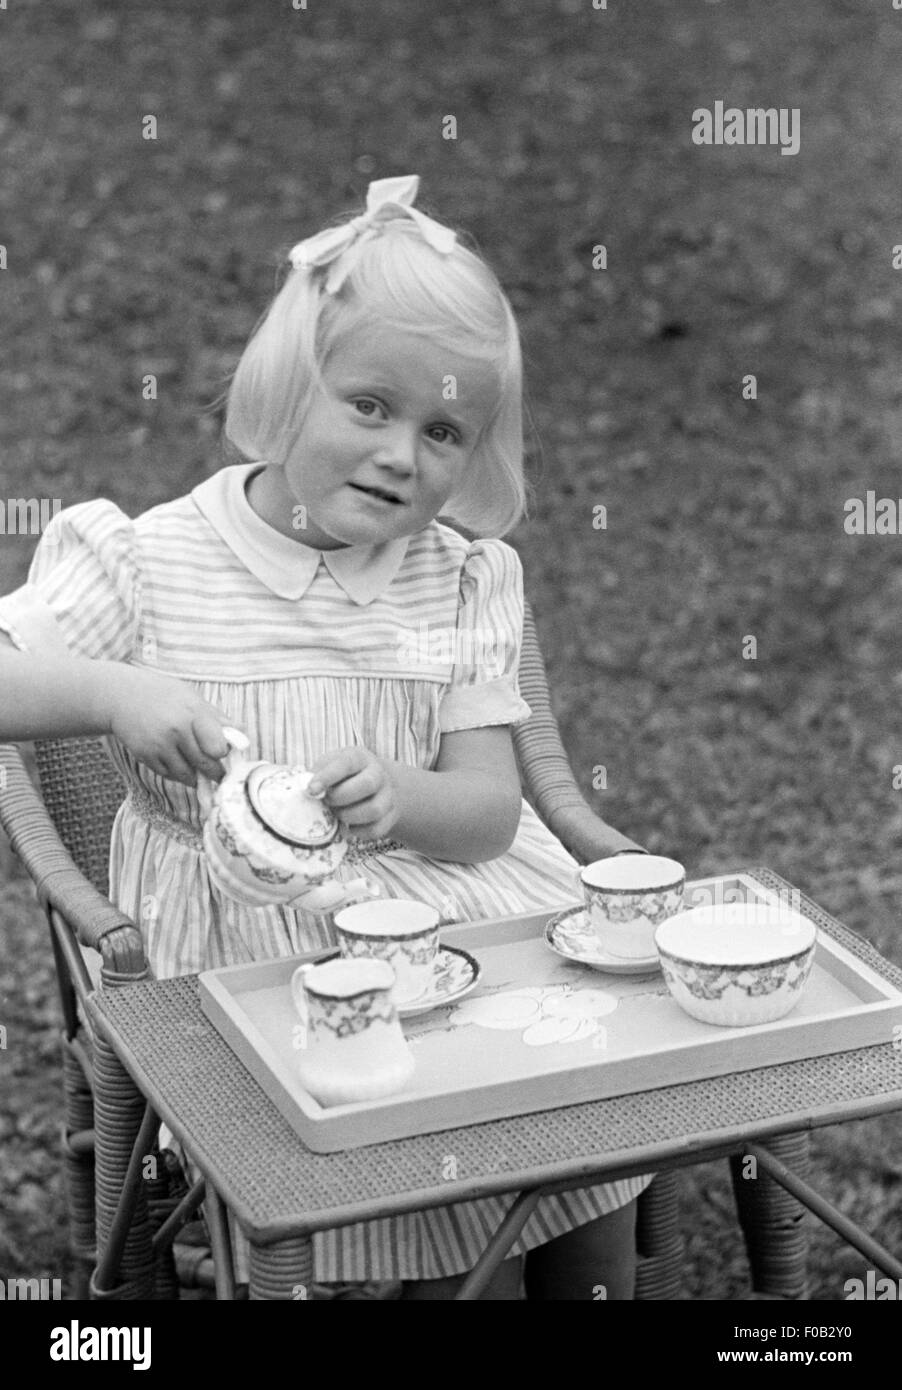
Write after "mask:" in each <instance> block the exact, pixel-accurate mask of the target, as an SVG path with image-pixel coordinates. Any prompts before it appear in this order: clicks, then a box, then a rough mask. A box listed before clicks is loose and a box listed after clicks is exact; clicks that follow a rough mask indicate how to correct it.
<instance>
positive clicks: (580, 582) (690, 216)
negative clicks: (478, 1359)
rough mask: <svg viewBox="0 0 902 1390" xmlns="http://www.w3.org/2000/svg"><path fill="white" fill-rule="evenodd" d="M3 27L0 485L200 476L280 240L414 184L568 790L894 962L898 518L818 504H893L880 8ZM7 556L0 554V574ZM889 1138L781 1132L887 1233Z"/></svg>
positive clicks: (30, 1236) (884, 1123)
mask: <svg viewBox="0 0 902 1390" xmlns="http://www.w3.org/2000/svg"><path fill="white" fill-rule="evenodd" d="M0 45H2V47H0V76H2V86H0V90H2V113H0V140H2V145H3V151H4V161H3V163H4V178H3V181H2V184H0V242H2V244H3V245H5V246H6V248H7V269H6V270H5V271H4V272H3V274H2V275H0V294H2V296H3V300H2V302H3V310H2V313H3V333H2V337H0V361H2V365H3V368H4V380H5V386H6V389H5V392H4V402H3V409H2V412H0V494H2V497H3V498H11V497H17V496H36V497H41V496H44V497H50V498H59V499H60V500H61V504H62V505H63V506H70V505H72V504H74V503H76V502H80V501H84V500H86V499H89V498H93V497H98V496H106V497H110V498H112V499H113V500H114V501H115V502H117V503H118V504H119V505H120V506H122V507H123V508H124V510H125V511H126V512H128V513H129V514H130V515H136V514H137V513H138V512H140V511H142V510H145V509H146V508H147V507H149V506H152V505H154V504H155V503H158V502H161V501H164V500H167V499H169V498H171V497H175V496H178V495H180V494H182V493H184V492H185V491H187V490H188V489H190V488H191V487H192V486H193V485H194V484H195V483H196V482H198V481H199V480H200V479H201V478H202V477H204V476H206V475H207V474H209V473H211V472H213V471H215V470H216V469H217V468H218V467H220V466H222V463H223V461H224V460H223V455H222V454H221V452H220V446H219V426H220V410H219V407H218V405H217V404H216V402H217V400H218V398H219V396H220V394H221V392H222V390H223V388H224V386H225V384H226V380H227V377H228V374H229V372H230V371H231V369H232V367H233V366H234V363H235V361H236V359H237V356H238V354H239V352H240V350H241V348H242V346H243V344H244V342H245V340H246V338H247V336H248V334H249V332H250V330H251V329H252V327H253V325H254V323H255V322H256V319H257V317H258V315H259V313H260V312H261V310H262V308H263V307H264V305H265V303H266V302H267V300H268V298H269V296H270V294H271V293H272V291H273V288H274V285H275V282H276V267H277V265H278V263H279V257H280V255H282V254H284V252H285V251H286V250H287V248H288V247H289V246H291V245H292V244H293V242H294V241H296V240H297V239H298V238H299V237H301V236H304V235H308V234H310V233H312V232H313V231H315V230H317V229H318V228H319V227H320V226H321V225H322V224H323V223H324V221H326V220H328V219H330V218H332V217H333V216H334V215H335V214H336V213H338V212H343V211H349V210H354V209H356V208H358V207H359V205H360V204H361V201H362V197H363V194H364V193H365V190H366V185H367V183H368V182H369V180H370V179H371V178H380V177H387V176H390V175H395V174H402V173H409V172H416V173H419V174H420V175H421V179H422V183H421V196H420V206H422V207H423V208H424V209H425V210H426V211H429V212H431V213H433V214H434V215H435V216H438V217H440V218H442V219H443V220H445V221H447V222H450V223H452V224H453V225H456V226H458V227H460V228H463V229H466V230H467V231H469V232H470V233H472V234H473V235H474V236H475V237H476V239H477V242H478V244H479V246H480V248H481V249H482V251H483V252H484V254H485V255H487V257H488V258H489V259H490V261H491V262H492V264H493V265H494V266H495V268H496V269H497V271H498V273H499V275H500V277H501V280H502V282H503V283H504V285H505V287H506V288H507V290H508V292H509V294H510V297H511V299H512V302H513V304H514V307H515V309H516V311H517V313H518V316H519V320H520V324H521V328H522V333H523V341H524V348H525V353H526V359H527V372H528V404H529V411H530V418H531V421H532V428H531V432H530V442H529V473H530V477H531V480H532V482H533V484H534V489H535V498H534V502H533V506H532V511H531V515H530V518H529V519H528V520H527V521H525V522H524V523H523V524H522V525H521V526H520V527H519V528H518V530H517V531H516V532H515V533H514V534H513V535H512V536H511V537H509V538H508V539H510V540H511V541H512V543H513V544H515V545H516V546H517V548H518V550H519V552H520V554H521V556H522V558H523V562H524V567H525V571H526V582H527V592H528V595H529V597H530V599H531V600H532V603H533V605H534V607H535V609H536V613H537V618H538V622H539V627H540V632H541V636H542V641H543V646H544V650H545V653H546V658H547V661H548V664H549V668H550V671H551V676H552V683H553V689H554V695H555V700H556V705H557V709H558V712H559V715H560V718H561V721H562V726H563V729H564V732H565V736H566V739H567V743H568V747H569V749H570V751H571V753H572V757H573V763H574V768H575V770H576V773H577V775H578V777H579V780H580V782H581V784H582V786H583V787H584V789H585V790H586V793H587V795H588V796H589V798H590V800H591V801H592V803H593V804H594V805H595V806H596V807H597V808H598V810H599V811H600V812H601V814H603V815H604V816H605V818H606V819H608V820H610V821H611V822H613V823H614V824H616V825H618V826H619V827H621V828H623V829H625V830H627V831H629V832H631V833H633V834H635V835H636V836H637V837H639V838H640V839H642V840H643V842H644V843H646V844H647V845H648V846H649V847H651V848H652V849H656V850H662V851H668V852H672V853H675V854H677V855H678V856H679V857H680V858H681V859H683V860H684V862H685V863H686V864H687V865H688V867H689V869H690V871H691V872H693V873H694V874H697V875H698V874H702V873H709V872H715V871H718V870H721V869H731V868H735V867H738V866H741V865H747V864H754V863H765V864H767V865H769V866H770V867H771V868H774V869H776V870H777V871H778V872H780V873H782V874H783V875H785V876H786V877H787V878H789V879H791V880H792V881H793V882H794V883H796V884H797V885H799V886H800V887H802V888H803V889H804V890H806V891H808V892H809V893H810V894H811V895H812V896H813V897H815V898H816V899H817V900H818V901H820V902H821V903H822V904H823V905H824V906H826V907H827V908H828V909H830V910H831V911H833V912H835V913H836V914H837V915H839V916H840V917H842V918H843V919H844V920H845V921H846V922H847V923H848V924H849V925H850V926H852V927H853V928H855V929H856V930H858V931H860V932H862V933H863V934H864V935H865V936H866V937H867V938H868V939H869V940H871V941H872V942H873V943H874V944H875V945H877V946H878V947H879V949H881V950H882V951H884V952H885V953H886V954H887V955H888V956H889V957H890V958H892V959H894V960H895V961H897V962H902V947H900V945H899V941H898V936H897V930H896V929H897V923H898V915H899V914H898V903H899V895H900V890H902V873H900V870H899V868H898V858H897V847H898V844H899V837H900V831H902V793H900V792H899V791H896V790H894V789H893V772H892V769H893V767H894V766H895V765H896V764H902V740H900V737H899V720H898V703H899V695H900V687H902V644H900V640H899V635H898V609H899V602H900V599H902V542H900V539H899V538H898V537H895V536H877V537H853V536H848V535H846V534H845V532H844V529H843V503H844V501H845V499H847V498H850V497H863V496H864V494H865V491H866V490H867V489H873V490H875V491H876V493H877V495H878V496H883V495H885V496H890V497H895V496H897V495H899V494H902V486H900V485H899V484H900V469H899V450H900V445H902V379H900V371H899V332H898V317H899V309H900V302H902V300H900V288H899V284H900V278H899V275H898V273H897V272H895V271H894V270H893V269H892V247H893V245H894V243H896V242H902V209H900V202H899V189H900V187H902V168H900V164H902V154H900V151H902V139H900V136H902V105H900V101H899V89H898V72H899V66H900V61H902V14H899V13H896V12H894V11H893V9H892V7H891V6H890V4H889V3H888V0H886V3H872V2H871V0H797V2H796V3H793V4H789V3H787V2H785V0H784V3H780V0H757V3H755V4H754V5H751V4H745V5H738V4H732V5H731V4H724V3H706V0H686V2H685V3H682V4H679V5H675V4H673V3H667V0H641V3H639V0H610V2H609V6H608V9H607V10H595V9H593V7H592V4H591V3H590V0H544V2H542V0H492V3H491V4H487V5H478V4H474V3H466V0H441V2H440V3H435V2H434V0H378V3H375V0H370V3H364V0H308V7H307V9H306V10H302V9H298V10H295V9H294V8H293V7H292V5H291V4H290V3H289V0H280V2H279V3H273V4H267V5H263V4H248V3H246V0H245V2H243V3H239V0H219V3H217V4H216V5H215V6H204V5H200V6H185V5H183V4H180V3H178V0H156V2H155V3H154V4H152V5H147V4H139V3H125V4H120V3H113V2H112V0H50V3H38V0H16V3H15V4H14V5H10V7H9V9H8V11H5V12H4V13H2V15H0ZM718 99H720V100H723V101H725V103H726V104H727V105H736V106H740V107H746V106H774V107H786V108H795V107H797V108H799V110H800V113H801V149H800V152H799V153H798V154H797V155H795V156H783V155H781V154H780V151H779V149H778V148H774V147H749V148H745V147H739V146H735V147H726V146H725V147H710V148H708V147H699V146H696V145H694V144H693V143H692V141H691V139H690V132H691V128H692V121H691V113H692V111H693V110H694V109H695V108H696V107H700V106H705V107H708V108H711V107H713V103H714V101H715V100H718ZM148 114H150V115H154V116H155V117H156V120H157V127H158V128H157V139H156V140H145V139H143V138H142V121H143V118H144V117H145V116H146V115H148ZM449 114H451V115H454V116H455V117H456V120H457V139H456V140H445V139H443V138H442V122H443V118H444V117H445V116H446V115H449ZM599 243H600V244H604V245H605V246H606V248H607V256H608V268H607V270H605V271H601V270H593V268H592V248H593V246H594V245H596V244H599ZM147 373H153V374H155V375H156V376H157V378H158V381H159V394H158V399H157V400H156V401H150V402H149V401H145V400H144V399H143V398H142V391H141V382H142V377H143V376H144V375H145V374H147ZM748 373H754V374H755V375H756V377H757V383H758V398H757V400H754V401H749V400H744V399H743V398H742V395H741V379H742V377H743V376H744V375H746V374H748ZM598 504H603V505H604V506H605V507H606V508H607V518H608V519H607V528H606V529H600V530H596V529H595V528H594V527H593V515H594V512H593V508H594V507H595V506H597V505H598ZM33 547H34V540H33V539H29V538H27V537H14V536H13V537H10V536H6V537H3V538H2V539H0V591H2V592H6V591H8V590H10V589H12V588H14V587H16V586H17V585H18V584H19V583H21V582H22V581H23V579H24V577H25V574H26V571H27V567H28V561H29V558H30V554H31V552H32V550H33ZM748 635H752V636H754V637H755V638H756V639H757V658H756V659H755V660H753V661H751V660H744V659H743V656H742V647H743V638H744V637H745V636H748ZM600 765H603V766H604V768H605V769H606V780H607V787H606V789H605V790H601V791H593V789H592V781H593V768H597V767H598V766H600ZM0 871H2V875H3V887H2V893H0V1019H2V1022H3V1023H4V1024H5V1026H6V1027H7V1030H8V1047H7V1050H6V1052H5V1053H2V1054H0V1059H2V1065H3V1070H4V1074H5V1078H6V1079H5V1081H4V1084H3V1087H2V1091H0V1145H2V1149H0V1154H2V1157H0V1190H2V1207H3V1209H4V1212H5V1215H4V1218H3V1220H2V1223H0V1271H2V1272H3V1273H4V1274H7V1273H8V1274H10V1275H14V1274H29V1275H32V1276H35V1275H37V1274H38V1273H39V1272H44V1273H51V1274H53V1275H55V1276H59V1275H60V1274H63V1275H65V1274H66V1271H67V1257H66V1253H65V1232H64V1230H63V1228H62V1221H63V1205H62V1193H61V1186H60V1177H59V1167H60V1162H59V1151H58V1124H59V1089H58V1084H57V1080H56V1078H57V1065H58V1063H57V1041H56V1030H57V1028H58V1024H59V1016H58V1009H57V1005H56V1001H55V997H54V986H53V981H52V975H51V969H50V952H49V947H48V945H47V943H46V941H45V935H44V924H43V921H42V919H41V917H40V914H39V912H38V910H37V908H36V906H35V904H34V901H33V895H32V893H31V890H30V887H29V885H28V884H27V882H25V881H24V879H23V876H22V874H21V871H20V870H19V868H18V867H17V865H16V864H15V862H14V861H13V860H12V856H11V854H10V852H9V849H8V846H3V847H0ZM898 1134H899V1121H898V1119H897V1118H895V1119H894V1118H892V1117H890V1118H887V1119H883V1120H874V1121H868V1122H863V1123H860V1124H856V1125H851V1126H845V1127H842V1128H840V1129H836V1130H832V1131H822V1132H821V1133H819V1134H817V1135H816V1136H815V1150H816V1156H817V1179H818V1182H819V1184H820V1185H821V1186H822V1188H823V1189H824V1191H825V1192H826V1193H827V1195H828V1196H830V1197H831V1198H832V1199H833V1200H834V1201H835V1202H837V1203H838V1204H839V1205H841V1206H842V1207H843V1209H844V1210H846V1211H847V1212H849V1213H850V1214H851V1215H852V1216H853V1217H854V1218H856V1219H859V1220H862V1221H863V1222H864V1223H865V1224H867V1225H868V1226H869V1227H870V1228H871V1229H872V1230H873V1231H874V1232H875V1233H879V1234H880V1235H881V1236H882V1238H884V1239H885V1240H886V1241H887V1242H888V1243H889V1244H890V1245H893V1243H895V1246H896V1247H897V1248H898V1247H899V1245H900V1243H902V1215H900V1210H902V1204H900V1182H902V1164H900V1160H899V1157H898V1153H899V1146H898ZM894 1140H896V1142H893V1141H894ZM683 1190H684V1203H685V1228H686V1232H687V1238H688V1241H689V1254H690V1262H689V1266H688V1269H687V1291H688V1292H689V1293H690V1294H691V1296H693V1297H696V1298H730V1297H735V1296H737V1294H739V1293H740V1292H741V1291H742V1290H743V1289H744V1287H745V1283H746V1270H745V1266H744V1262H743V1259H742V1257H741V1255H740V1254H739V1253H738V1248H737V1229H736V1223H735V1217H734V1215H733V1211H732V1204H731V1199H730V1195H729V1191H728V1185H727V1178H726V1170H725V1166H724V1165H722V1164H718V1165H709V1166H705V1167H701V1168H698V1169H696V1170H694V1171H693V1172H691V1173H689V1172H687V1173H686V1174H685V1176H684V1178H683ZM812 1236H813V1284H812V1292H813V1295H814V1297H816V1298H820V1299H837V1298H842V1296H843V1290H842V1284H843V1281H844V1279H845V1278H847V1277H850V1276H852V1275H860V1274H861V1272H862V1269H863V1262H862V1261H861V1260H860V1259H859V1258H858V1257H857V1256H855V1255H854V1253H852V1252H850V1251H849V1250H848V1249H847V1248H846V1247H844V1246H842V1245H841V1244H840V1243H839V1241H838V1240H836V1239H835V1238H834V1237H833V1235H832V1234H831V1233H829V1232H826V1231H823V1230H821V1229H819V1228H813V1229H812Z"/></svg>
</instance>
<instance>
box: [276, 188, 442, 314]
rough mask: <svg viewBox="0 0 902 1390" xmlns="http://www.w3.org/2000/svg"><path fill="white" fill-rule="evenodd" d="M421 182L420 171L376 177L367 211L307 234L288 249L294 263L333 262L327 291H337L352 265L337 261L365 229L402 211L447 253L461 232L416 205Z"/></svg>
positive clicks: (309, 267) (304, 265)
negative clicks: (337, 225)
mask: <svg viewBox="0 0 902 1390" xmlns="http://www.w3.org/2000/svg"><path fill="white" fill-rule="evenodd" d="M419 186H420V179H419V175H417V174H408V175H405V176H404V177H402V178H397V179H374V181H373V182H372V183H371V184H370V186H369V188H368V189H367V191H366V212H362V213H361V214H360V216H359V217H354V218H352V219H351V221H350V222H345V223H344V224H343V225H342V226H340V227H326V228H325V229H324V230H323V231H321V232H317V233H316V235H315V236H311V237H307V239H306V241H299V242H298V244H297V246H293V247H292V249H291V250H290V251H289V253H288V259H289V260H290V261H291V264H292V266H294V268H295V270H298V269H301V268H303V269H305V270H314V269H316V268H317V267H319V266H325V265H331V267H332V268H331V269H330V271H329V274H328V276H327V278H326V293H327V294H335V293H336V291H337V290H339V289H341V286H342V285H343V283H344V281H345V277H346V276H347V274H348V272H349V270H350V269H351V267H350V264H348V263H345V264H344V265H338V264H335V262H337V261H338V260H339V258H340V257H341V256H342V254H343V253H344V252H345V251H347V250H348V249H349V247H351V246H353V245H354V243H355V242H356V241H357V240H358V239H359V238H360V236H361V235H362V234H363V233H364V232H367V231H369V230H371V228H373V227H375V226H376V225H377V223H379V222H388V221H391V219H392V218H394V217H396V216H397V215H398V213H399V212H400V213H402V214H403V215H404V216H405V217H410V218H412V219H413V221H414V222H415V223H416V224H417V226H418V227H419V229H420V232H421V233H422V235H423V237H424V238H425V239H426V241H428V243H429V245H430V246H432V247H434V248H435V250H436V251H439V252H441V254H442V255H443V256H447V255H448V253H449V252H450V251H451V250H452V248H453V246H454V243H455V241H456V240H457V236H456V234H455V233H454V232H452V230H451V228H450V227H443V226H442V224H441V222H436V221H434V220H433V219H432V218H431V217H427V216H426V214H425V213H424V212H420V211H419V209H418V208H415V207H414V206H413V202H414V199H415V198H416V196H417V190H418V189H419Z"/></svg>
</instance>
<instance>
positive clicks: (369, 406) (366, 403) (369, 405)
mask: <svg viewBox="0 0 902 1390" xmlns="http://www.w3.org/2000/svg"><path fill="white" fill-rule="evenodd" d="M354 409H355V410H358V411H359V412H360V414H361V415H370V416H372V415H375V414H376V413H377V412H378V411H379V410H381V409H382V407H381V406H380V404H379V402H378V401H374V400H372V399H371V398H370V397H369V396H359V397H358V398H357V399H356V400H355V401H354Z"/></svg>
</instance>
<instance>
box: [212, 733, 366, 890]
mask: <svg viewBox="0 0 902 1390" xmlns="http://www.w3.org/2000/svg"><path fill="white" fill-rule="evenodd" d="M222 732H223V734H224V735H225V738H226V740H227V741H228V743H229V744H230V745H231V746H230V750H229V752H228V754H227V755H226V768H227V771H226V775H225V777H224V778H223V780H222V781H221V782H220V783H219V784H218V785H217V784H216V783H214V782H212V781H211V780H210V778H208V777H205V776H204V775H203V774H202V773H200V774H198V779H197V795H198V800H199V801H200V805H201V811H202V812H203V814H204V832H203V840H204V851H205V853H206V856H207V861H208V866H209V871H210V877H211V878H212V879H213V882H214V883H215V884H216V885H217V887H218V888H219V889H220V890H221V891H222V892H223V893H225V894H226V896H227V897H230V898H234V899H236V901H238V902H241V903H244V904H246V905H247V906H250V907H269V906H271V905H272V904H278V905H279V906H283V907H302V908H304V909H305V910H306V911H308V912H331V911H333V910H334V909H335V908H338V907H346V906H347V905H348V904H349V903H351V902H360V901H361V899H367V898H378V897H380V896H381V893H382V890H381V887H380V886H379V885H378V884H377V883H374V882H373V881H372V880H370V879H367V878H358V879H353V880H352V881H351V882H349V883H338V882H337V881H335V880H334V875H335V871H336V869H337V868H338V866H339V864H340V863H341V861H342V859H344V857H345V854H346V853H347V850H348V843H347V841H346V840H345V839H344V838H343V837H342V835H341V827H340V826H339V823H338V820H337V818H336V817H335V816H334V815H333V813H332V811H331V810H330V808H329V807H328V806H327V805H326V804H325V802H324V801H323V799H322V798H323V796H324V793H322V792H321V793H319V795H318V796H315V795H313V794H312V793H311V792H310V791H309V786H310V782H311V781H312V780H313V774H312V773H310V772H307V771H306V769H304V768H302V767H288V766H285V765H284V764H280V763H267V762H262V761H253V760H251V759H249V758H248V757H247V756H246V754H247V750H248V748H249V747H250V740H249V739H248V738H247V736H246V735H245V734H243V733H241V732H240V731H239V730H238V729H231V728H223V731H222Z"/></svg>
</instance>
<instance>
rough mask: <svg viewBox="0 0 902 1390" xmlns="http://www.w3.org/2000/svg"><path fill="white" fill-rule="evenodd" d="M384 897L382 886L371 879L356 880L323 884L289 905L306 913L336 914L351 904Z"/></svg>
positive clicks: (306, 892) (302, 894) (307, 890)
mask: <svg viewBox="0 0 902 1390" xmlns="http://www.w3.org/2000/svg"><path fill="white" fill-rule="evenodd" d="M381 897H382V885H381V884H379V883H375V882H374V881H373V880H372V879H370V878H354V879H351V880H350V882H348V883H335V882H332V883H322V884H320V885H318V886H317V887H315V888H308V889H306V890H305V891H304V892H303V893H301V894H300V895H299V896H298V897H296V898H294V899H293V900H292V902H291V903H290V904H289V906H291V907H302V908H304V910H305V911H306V912H335V911H336V910H337V909H338V908H340V907H349V906H350V905H351V903H358V902H367V901H369V899H371V898H381Z"/></svg>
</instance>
